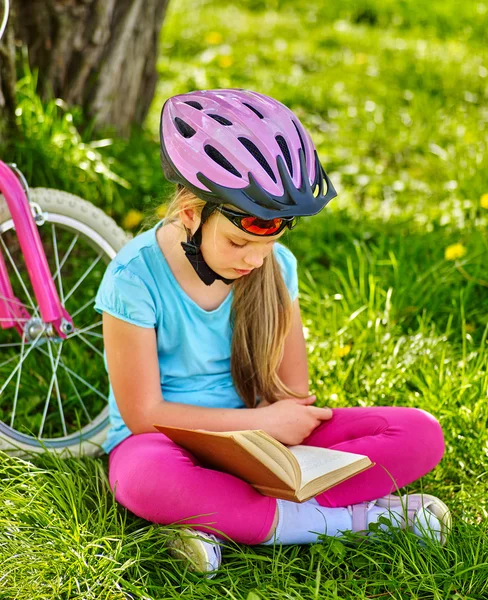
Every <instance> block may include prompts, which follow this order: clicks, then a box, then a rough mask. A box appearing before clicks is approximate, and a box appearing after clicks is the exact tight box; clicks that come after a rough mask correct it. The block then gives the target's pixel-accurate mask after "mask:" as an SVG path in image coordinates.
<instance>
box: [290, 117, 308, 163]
mask: <svg viewBox="0 0 488 600" xmlns="http://www.w3.org/2000/svg"><path fill="white" fill-rule="evenodd" d="M292 123H293V125H295V129H296V130H297V133H298V137H299V138H300V145H301V147H302V150H303V158H304V159H306V158H307V154H306V152H305V144H304V143H303V138H302V134H301V133H300V130H299V129H298V125H297V124H296V123H295V121H293V120H292Z"/></svg>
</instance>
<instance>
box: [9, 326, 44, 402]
mask: <svg viewBox="0 0 488 600" xmlns="http://www.w3.org/2000/svg"><path fill="white" fill-rule="evenodd" d="M42 334H43V331H41V332H40V333H39V335H38V336H37V337H36V339H35V340H34V341H33V342H32V346H31V347H30V348H29V350H27V352H26V353H25V354H24V358H23V360H22V362H24V361H25V359H26V358H27V357H28V356H29V354H30V353H31V352H32V349H33V348H35V345H36V342H37V340H38V339H39V338H40V337H41V335H42ZM9 360H10V359H9ZM7 362H9V361H7ZM3 364H6V363H3ZM21 366H22V363H19V364H18V365H17V366H16V367H15V369H14V370H13V371H12V373H10V375H9V376H8V378H7V379H6V381H5V382H4V384H3V385H2V387H1V388H0V395H2V393H3V390H4V389H5V388H6V387H7V385H8V384H9V383H10V380H11V379H12V377H13V376H14V375H15V374H16V373H17V371H18V370H19V369H20V367H21Z"/></svg>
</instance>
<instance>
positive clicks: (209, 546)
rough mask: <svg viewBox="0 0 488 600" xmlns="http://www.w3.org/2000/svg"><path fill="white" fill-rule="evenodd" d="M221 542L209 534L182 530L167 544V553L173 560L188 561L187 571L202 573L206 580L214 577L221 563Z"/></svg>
mask: <svg viewBox="0 0 488 600" xmlns="http://www.w3.org/2000/svg"><path fill="white" fill-rule="evenodd" d="M222 543H223V540H221V539H219V538H218V537H216V536H215V535H212V534H210V533H203V531H195V530H194V529H182V530H180V532H179V533H178V534H177V535H176V537H174V538H173V539H171V540H170V541H169V542H168V546H167V547H168V552H169V553H170V554H171V556H172V557H173V558H180V559H181V558H184V559H186V560H187V561H188V563H189V565H188V570H189V571H193V572H195V573H202V574H205V575H206V576H207V578H208V579H211V578H212V577H215V575H216V571H217V569H218V568H219V567H220V564H221V562H222V550H221V546H220V545H221V544H222Z"/></svg>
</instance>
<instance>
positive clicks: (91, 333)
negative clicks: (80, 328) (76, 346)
mask: <svg viewBox="0 0 488 600" xmlns="http://www.w3.org/2000/svg"><path fill="white" fill-rule="evenodd" d="M85 333H86V335H92V336H93V337H96V338H99V339H101V340H103V334H102V333H95V332H94V331H85Z"/></svg>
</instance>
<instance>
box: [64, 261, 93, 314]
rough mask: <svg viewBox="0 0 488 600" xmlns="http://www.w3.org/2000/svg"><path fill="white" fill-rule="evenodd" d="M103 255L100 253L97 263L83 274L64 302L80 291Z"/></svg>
mask: <svg viewBox="0 0 488 600" xmlns="http://www.w3.org/2000/svg"><path fill="white" fill-rule="evenodd" d="M102 256H103V254H102V253H100V254H99V255H98V256H97V259H96V260H95V262H93V263H92V264H91V265H90V266H89V267H88V269H87V270H86V271H85V272H84V273H83V275H82V277H81V279H79V280H78V281H77V283H76V284H75V285H74V287H72V288H71V290H70V291H69V293H68V294H67V295H66V297H65V299H64V301H65V302H67V300H68V299H69V298H70V297H71V296H72V294H73V293H74V292H75V291H76V290H77V289H78V287H79V286H80V285H81V284H82V283H83V281H84V280H85V279H86V278H87V277H88V275H89V274H90V273H91V272H92V270H93V269H94V268H95V267H96V265H97V263H98V261H99V260H100V259H101V258H102Z"/></svg>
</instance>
